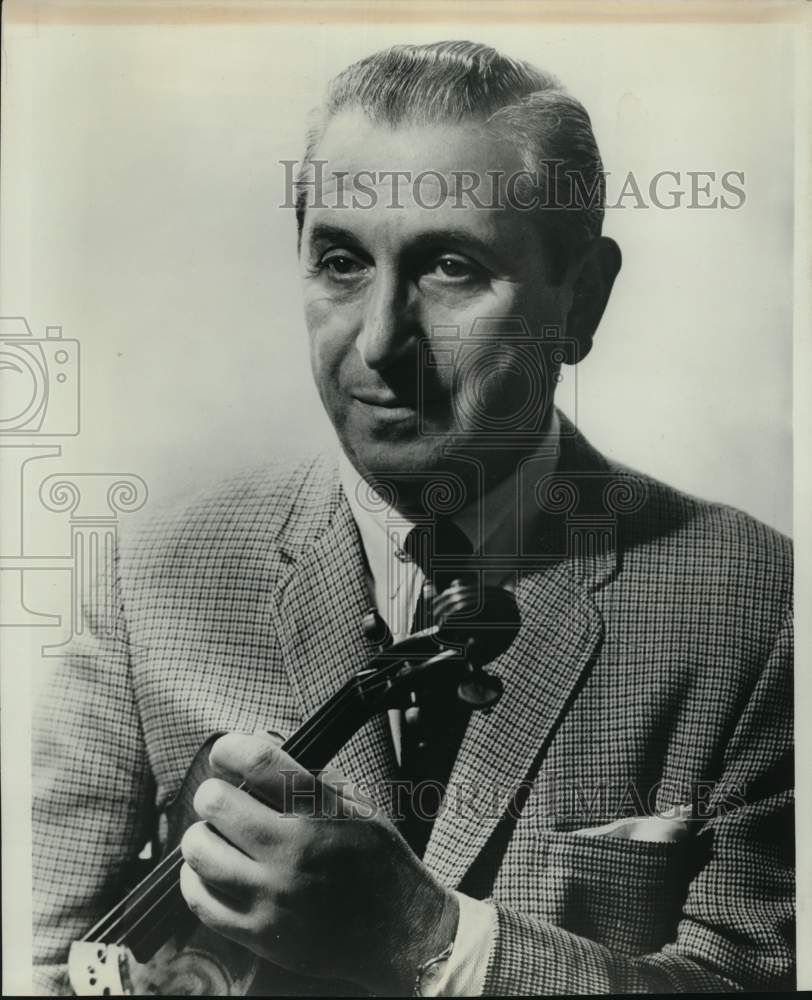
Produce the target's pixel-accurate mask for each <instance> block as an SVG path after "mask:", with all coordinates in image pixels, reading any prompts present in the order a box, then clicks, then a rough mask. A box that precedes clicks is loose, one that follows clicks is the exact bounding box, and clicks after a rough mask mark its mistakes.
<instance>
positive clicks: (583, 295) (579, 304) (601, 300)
mask: <svg viewBox="0 0 812 1000" xmlns="http://www.w3.org/2000/svg"><path fill="white" fill-rule="evenodd" d="M621 261H622V257H621V254H620V247H619V246H618V245H617V243H615V241H614V240H613V239H610V238H609V237H608V236H600V237H598V239H596V240H594V241H593V242H592V243H591V244H590V245H589V248H588V249H587V250H586V252H585V254H584V255H583V256H582V257H581V258H580V260H579V261H578V263H577V264H576V265H575V266H574V268H573V276H572V277H569V283H570V287H571V288H572V303H571V305H570V308H569V312H568V313H567V337H568V338H570V339H572V340H574V341H575V343H576V344H577V357H576V358H575V361H576V363H577V362H578V361H582V360H583V359H584V358H585V357H586V356H587V354H589V352H590V350H591V349H592V338H593V337H594V336H595V331H596V330H597V329H598V324H599V323H600V321H601V317H602V316H603V311H604V309H605V308H606V303H607V302H608V301H609V295H610V294H611V292H612V286H613V285H614V283H615V278H616V277H617V274H618V271H620V265H621Z"/></svg>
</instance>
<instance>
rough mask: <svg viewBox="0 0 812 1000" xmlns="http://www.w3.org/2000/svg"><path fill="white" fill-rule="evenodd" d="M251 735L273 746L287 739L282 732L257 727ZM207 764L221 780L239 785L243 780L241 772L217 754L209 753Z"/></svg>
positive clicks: (279, 744)
mask: <svg viewBox="0 0 812 1000" xmlns="http://www.w3.org/2000/svg"><path fill="white" fill-rule="evenodd" d="M246 735H247V734H246ZM252 735H253V736H255V737H256V738H257V739H258V740H262V741H263V742H266V743H271V744H273V745H274V746H281V745H282V744H283V743H284V742H285V740H286V739H287V737H286V736H284V735H283V734H282V733H278V732H276V730H264V729H258V730H257V731H256V732H255V733H253V734H252ZM209 765H210V766H211V769H212V772H213V773H214V774H215V775H216V776H217V777H218V778H223V780H225V781H228V782H229V783H230V784H232V785H239V784H240V783H241V782H242V781H243V780H244V776H243V774H242V773H241V772H239V771H235V770H234V769H233V768H232V767H230V766H229V764H228V762H226V761H223V760H221V759H220V757H219V755H218V754H214V753H211V752H210V753H209Z"/></svg>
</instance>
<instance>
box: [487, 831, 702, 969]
mask: <svg viewBox="0 0 812 1000" xmlns="http://www.w3.org/2000/svg"><path fill="white" fill-rule="evenodd" d="M695 863H696V860H695V857H694V856H693V852H692V850H691V841H683V842H679V843H660V842H655V841H643V840H620V839H618V838H615V837H609V836H605V837H584V836H581V835H579V834H576V833H562V832H557V831H541V832H539V831H533V833H532V835H530V836H527V835H525V836H523V837H520V838H519V839H518V841H517V839H516V838H514V841H513V843H511V846H510V849H509V850H508V852H507V854H506V856H505V858H504V863H503V865H502V868H501V870H500V873H499V876H498V877H497V880H496V883H495V884H494V890H493V895H494V898H496V899H498V900H499V901H500V902H503V903H505V905H508V906H512V907H515V908H516V909H518V910H521V911H523V912H525V913H528V914H529V915H531V916H535V917H537V918H538V919H541V920H546V921H548V922H550V923H552V924H555V925H556V926H559V927H562V928H564V929H566V930H568V931H572V932H573V933H575V934H580V935H582V936H583V937H587V938H590V939H591V940H593V941H597V942H599V943H600V944H604V945H606V947H608V948H611V949H612V950H613V951H618V952H620V953H622V954H626V955H636V954H642V953H645V952H648V951H655V950H657V949H659V948H660V947H662V946H663V945H664V944H666V943H667V942H668V941H672V940H674V938H675V937H676V928H677V923H678V922H679V919H680V914H681V912H682V905H683V902H684V900H685V897H686V894H687V891H688V884H689V882H690V879H691V872H692V871H693V870H694V867H695Z"/></svg>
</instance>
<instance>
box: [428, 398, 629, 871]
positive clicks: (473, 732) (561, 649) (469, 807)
mask: <svg viewBox="0 0 812 1000" xmlns="http://www.w3.org/2000/svg"><path fill="white" fill-rule="evenodd" d="M561 419H562V438H561V452H560V458H559V463H558V468H557V470H556V472H555V473H554V474H553V475H552V476H551V477H549V483H547V484H546V486H547V487H548V488H547V490H546V491H545V490H542V489H540V490H539V495H540V497H541V500H540V507H541V510H540V511H539V516H538V518H537V520H536V522H535V523H536V525H537V528H536V531H537V534H536V535H535V536H531V537H530V538H528V539H525V544H526V545H528V544H529V547H530V548H531V549H533V548H535V561H536V566H535V568H533V569H531V570H530V571H528V572H527V573H526V574H525V575H524V576H522V577H521V578H520V580H519V582H518V585H517V588H516V593H515V596H516V601H517V604H518V606H519V611H520V614H521V621H522V625H521V628H520V630H519V634H518V635H517V637H516V639H515V640H514V642H513V644H512V645H511V647H510V648H509V649H508V650H507V651H506V652H505V653H504V654H503V655H502V656H501V657H499V658H498V659H497V660H495V661H494V662H493V663H492V664H491V665H490V667H489V668H488V669H489V670H490V671H491V672H493V673H495V674H497V675H498V676H499V677H500V678H501V680H502V681H503V684H504V694H503V695H502V698H501V699H500V701H499V702H498V703H497V704H496V706H495V707H494V708H493V709H492V710H491V711H490V712H489V713H484V712H475V713H474V714H473V715H472V716H471V720H470V722H469V725H468V728H467V730H466V733H465V736H464V738H463V741H462V745H461V747H460V751H459V753H458V755H457V759H456V762H455V765H454V769H453V771H452V774H451V777H450V782H449V787H450V789H451V793H450V795H449V796H448V798H447V800H446V806H445V810H444V811H443V813H442V814H441V815H440V816H439V817H438V819H437V821H436V822H435V824H434V828H433V830H432V835H431V838H430V840H429V843H428V845H427V848H426V853H425V857H424V860H425V862H426V864H427V865H428V866H429V867H430V868H431V869H432V870H433V871H434V872H435V874H436V875H437V876H438V877H439V878H440V879H441V880H442V881H443V882H445V883H446V884H448V885H458V884H459V883H460V881H461V879H462V878H463V876H464V875H465V873H466V871H467V870H468V868H469V867H470V866H471V864H472V863H473V862H474V860H475V859H476V857H477V855H478V854H479V852H480V851H481V850H482V848H483V847H484V846H485V844H486V842H487V840H488V838H489V837H490V835H491V833H492V832H493V830H494V828H495V827H496V825H497V823H498V822H499V821H500V819H501V818H502V816H503V815H504V814H505V811H506V809H508V807H509V806H510V804H511V803H512V801H513V796H514V795H515V793H516V791H517V790H518V789H519V787H520V786H521V784H522V782H523V781H525V780H532V779H533V777H534V775H535V773H536V771H537V769H538V766H539V764H540V762H541V760H542V759H543V757H544V754H545V753H546V751H547V747H548V745H549V743H550V741H551V740H552V738H553V736H554V735H555V731H556V728H557V726H558V724H559V721H560V719H561V718H562V716H563V715H564V714H565V713H566V711H567V709H568V707H569V705H570V704H571V702H572V701H573V699H574V698H575V696H576V695H577V691H578V686H579V682H580V681H581V679H582V677H583V676H584V674H585V672H586V671H587V668H588V667H589V665H590V663H592V662H593V660H594V658H595V656H596V654H597V652H598V649H599V647H600V643H601V639H602V637H603V621H602V617H601V615H600V612H599V610H598V608H597V605H596V604H595V601H594V599H593V597H592V593H593V591H594V590H595V589H597V588H598V587H600V586H602V585H603V584H604V583H605V582H606V580H608V579H609V578H610V577H611V576H612V575H613V574H614V573H615V571H616V568H617V556H618V546H617V532H616V531H615V530H614V529H613V521H616V518H614V517H613V515H612V512H611V511H608V510H607V506H606V501H605V496H606V490H607V488H608V487H609V485H610V483H611V481H612V478H613V474H612V473H611V471H610V468H609V466H608V465H607V463H606V462H605V460H604V459H603V458H602V457H601V456H600V455H599V454H598V453H597V452H595V451H594V450H593V449H592V448H591V447H590V446H589V445H588V444H587V442H586V441H585V440H584V439H583V438H582V437H581V435H580V434H578V432H577V431H576V430H575V428H574V426H573V425H572V424H571V423H570V422H569V421H568V420H566V418H565V417H563V415H562V418H561ZM545 497H547V500H545ZM545 504H546V507H545ZM526 550H527V549H526V548H525V549H524V550H523V551H526Z"/></svg>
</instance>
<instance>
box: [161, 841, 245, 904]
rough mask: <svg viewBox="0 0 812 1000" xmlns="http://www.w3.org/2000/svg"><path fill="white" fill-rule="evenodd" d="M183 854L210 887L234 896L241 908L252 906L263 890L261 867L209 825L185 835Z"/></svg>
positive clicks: (182, 846) (187, 862)
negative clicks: (261, 889) (261, 888)
mask: <svg viewBox="0 0 812 1000" xmlns="http://www.w3.org/2000/svg"><path fill="white" fill-rule="evenodd" d="M180 850H181V854H182V855H183V858H184V860H185V862H186V864H187V865H189V867H190V868H191V869H192V870H193V871H194V872H195V874H197V875H198V876H199V877H200V878H201V879H202V880H203V881H204V882H205V883H206V884H207V885H208V886H209V887H211V888H214V889H216V890H217V891H218V892H220V893H224V894H225V895H227V896H230V897H231V899H232V900H234V902H235V903H236V904H238V905H240V906H241V908H245V907H246V906H250V905H251V903H252V901H253V899H254V898H255V895H256V893H257V891H258V890H259V887H260V882H261V872H260V869H259V866H258V865H257V863H256V861H254V860H253V859H252V858H250V857H248V856H247V855H246V854H244V853H243V852H242V851H240V850H238V849H237V848H236V847H234V846H233V845H232V844H229V843H228V842H227V841H225V840H223V838H222V837H220V836H218V835H217V834H216V833H215V832H214V830H213V829H212V828H211V827H210V826H209V825H208V824H207V823H193V824H192V826H190V827H189V829H188V830H187V831H186V833H185V834H184V835H183V839H182V840H181V842H180Z"/></svg>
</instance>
